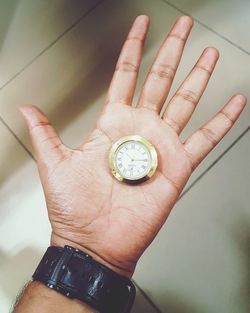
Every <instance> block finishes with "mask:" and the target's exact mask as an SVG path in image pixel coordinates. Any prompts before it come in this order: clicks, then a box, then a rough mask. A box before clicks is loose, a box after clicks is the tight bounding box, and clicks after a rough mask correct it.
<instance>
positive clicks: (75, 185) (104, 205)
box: [20, 16, 246, 276]
mask: <svg viewBox="0 0 250 313" xmlns="http://www.w3.org/2000/svg"><path fill="white" fill-rule="evenodd" d="M148 27H149V19H148V17H147V16H139V17H138V18H137V19H136V20H135V22H134V24H133V26H132V28H131V30H130V32H129V35H128V38H127V40H126V42H125V44H124V46H123V49H122V51H121V54H120V57H119V59H118V63H117V66H116V69H115V73H114V76H113V79H112V82H111V85H110V88H109V91H108V94H107V97H106V100H105V105H104V107H103V111H102V112H101V115H100V117H99V119H98V121H97V124H96V127H95V129H94V130H93V131H92V133H91V134H90V136H89V138H88V140H87V141H86V142H85V143H83V144H82V145H81V146H79V147H78V148H77V149H70V148H68V147H66V146H65V145H64V144H63V143H62V142H61V140H60V138H59V137H58V135H57V133H56V132H55V130H54V129H53V127H52V125H51V124H50V123H49V121H48V119H47V118H46V117H45V115H44V114H43V113H42V112H40V111H39V110H38V109H37V108H35V107H33V106H23V107H21V108H20V110H21V112H22V115H23V117H24V120H25V122H26V125H27V126H28V129H29V133H30V136H31V139H32V143H33V146H34V149H35V154H36V159H37V164H38V169H39V173H40V177H41V181H42V185H43V189H44V193H45V197H46V203H47V208H48V214H49V219H50V222H51V226H52V235H51V244H53V245H58V246H63V245H65V244H70V245H72V246H75V247H78V248H80V249H82V250H83V251H87V252H88V253H89V254H91V255H92V256H93V257H94V258H95V259H96V260H98V261H99V262H103V263H104V264H106V265H107V266H109V267H110V268H111V269H113V270H114V271H116V272H118V273H120V274H122V275H127V276H131V275H132V274H133V271H134V269H135V266H136V262H137V261H138V259H139V257H140V256H141V254H142V253H143V251H144V250H145V249H146V248H147V246H148V245H149V244H150V243H151V242H152V240H153V239H154V237H155V236H156V234H157V233H158V231H159V229H160V228H161V227H162V225H163V224H164V222H165V220H166V218H167V216H168V215H169V213H170V211H171V208H172V207H173V205H174V204H175V202H176V200H177V198H178V197H179V195H180V193H181V191H182V189H183V187H184V186H185V184H186V182H187V180H188V178H189V177H190V175H191V174H192V172H193V171H194V169H195V168H196V167H197V165H198V164H199V163H200V162H201V161H202V160H203V159H204V158H205V157H206V155H207V154H208V153H209V152H210V151H211V150H212V149H213V148H214V147H215V145H216V144H217V143H218V142H219V141H220V140H221V139H222V137H223V136H224V135H225V134H226V133H227V131H228V130H229V129H230V128H231V127H232V125H233V123H234V122H235V121H236V120H237V118H238V117H239V115H240V113H241V111H242V110H243V108H244V105H245V103H246V99H245V97H244V96H242V95H235V96H233V97H232V98H231V99H230V100H229V101H228V103H227V104H226V105H225V106H224V107H223V108H222V109H221V111H220V112H218V113H217V114H216V115H215V116H214V117H213V118H212V119H211V120H209V121H208V122H207V123H206V124H205V125H203V126H202V127H201V128H199V129H198V130H197V131H195V132H194V133H193V134H192V135H191V136H190V137H189V138H187V139H186V140H185V141H184V142H182V141H181V140H180V138H179V135H180V133H181V131H182V130H183V128H184V127H185V125H186V124H187V122H188V121H189V119H190V117H191V115H192V113H193V111H194V109H195V107H196V105H197V103H198V101H199V99H200V97H201V95H202V93H203V92H204V90H205V88H206V85H207V83H208V80H209V77H210V75H211V74H212V71H213V69H214V67H215V64H216V61H217V59H218V56H219V54H218V51H217V50H216V49H215V48H207V49H205V50H204V51H203V53H202V55H201V56H200V58H199V60H198V61H197V63H196V65H195V66H194V68H193V69H192V71H191V72H190V74H189V75H188V77H187V78H186V79H185V80H184V82H183V84H182V85H181V86H180V88H179V89H178V90H177V91H176V93H175V95H174V96H173V97H172V99H171V100H170V101H169V103H168V106H167V109H166V110H165V112H163V114H162V116H160V111H161V109H162V106H163V104H164V101H165V100H166V97H167V95H168V93H169V89H170V87H171V84H172V81H173V78H174V75H175V73H176V70H177V66H178V64H179V62H180V58H181V55H182V52H183V49H184V45H185V42H186V40H187V37H188V35H189V33H190V30H191V28H192V20H191V18H190V17H187V16H183V17H181V18H179V19H178V20H177V21H176V23H175V25H174V26H173V28H172V30H171V31H170V33H169V35H168V36H167V38H166V40H165V41H164V43H163V44H162V46H161V48H160V50H159V52H158V54H157V57H156V60H155V61H154V63H153V65H152V68H151V70H150V72H149V74H148V76H147V79H146V81H145V84H144V86H143V88H142V92H141V95H140V97H139V101H138V105H137V106H136V107H133V106H132V105H131V103H132V99H133V95H134V90H135V85H136V81H137V75H138V69H139V65H140V61H141V56H142V49H143V43H144V40H145V36H146V33H147V31H148ZM132 134H136V135H141V136H143V137H145V138H146V139H148V140H149V141H150V142H151V143H152V144H153V145H154V146H155V147H156V150H157V152H158V162H159V165H158V168H157V171H156V173H155V174H154V176H153V177H152V178H151V179H149V180H148V181H146V182H144V183H143V184H140V185H133V186H131V185H127V184H124V183H121V182H119V181H118V180H116V179H115V178H114V177H113V176H112V174H111V172H110V169H109V166H108V154H109V150H110V148H111V145H112V144H113V143H114V142H115V141H116V140H118V139H119V138H120V137H123V136H127V135H132Z"/></svg>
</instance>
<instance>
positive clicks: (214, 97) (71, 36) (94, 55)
mask: <svg viewBox="0 0 250 313" xmlns="http://www.w3.org/2000/svg"><path fill="white" fill-rule="evenodd" d="M156 3H157V5H156ZM140 13H146V14H148V15H149V16H150V17H151V31H150V34H149V38H148V41H147V44H146V47H145V53H144V58H143V62H142V68H141V75H140V79H139V83H138V87H139V88H138V89H137V96H138V91H139V90H140V87H141V85H142V82H143V79H144V77H145V74H146V72H147V70H148V67H149V64H150V63H151V62H152V59H153V56H154V55H155V53H156V50H157V49H158V46H159V44H160V42H161V40H162V39H163V38H164V36H165V33H166V31H168V30H169V28H170V26H171V24H172V23H173V21H174V20H175V18H176V17H177V16H179V15H180V13H179V12H178V11H176V10H175V9H173V8H172V7H170V6H168V5H167V4H165V3H164V2H162V1H160V0H159V1H157V2H156V1H152V0H147V1H142V0H136V1H132V0H130V1H126V2H122V3H118V2H116V1H105V2H104V3H102V4H101V5H99V6H98V7H97V8H96V9H95V10H94V11H93V12H91V13H90V14H89V15H88V16H87V17H86V18H85V19H84V20H82V22H81V23H79V25H78V26H77V27H75V28H74V29H72V30H71V31H70V32H69V33H67V34H66V35H65V36H64V37H63V38H61V39H60V40H59V41H58V42H57V43H56V44H55V45H54V46H53V47H51V48H50V49H49V50H48V51H46V53H44V54H43V55H42V56H41V57H40V58H38V59H37V60H36V61H35V62H34V63H33V64H32V65H30V66H29V67H28V68H27V69H26V70H25V71H24V72H23V73H22V74H21V75H20V76H18V77H16V79H15V80H14V81H12V82H11V83H10V84H9V85H8V86H6V87H5V88H4V89H3V90H1V92H0V100H1V103H2V105H1V108H0V114H1V116H2V117H3V118H4V119H5V120H6V122H7V123H8V124H9V125H10V127H11V128H12V129H13V130H14V132H15V133H16V134H18V136H19V137H20V138H21V140H22V141H23V142H24V144H25V145H26V146H27V147H28V148H29V149H31V148H30V144H29V140H28V138H27V134H26V131H25V130H24V127H23V125H22V122H21V120H20V118H19V115H18V113H17V107H18V106H19V105H20V104H23V103H33V104H36V105H37V106H38V107H40V108H41V109H42V110H44V111H45V112H46V113H47V114H48V116H49V117H50V119H51V121H52V122H53V124H54V125H55V126H56V128H57V129H58V131H59V132H60V134H61V136H62V138H63V140H64V141H65V142H66V144H68V145H70V146H75V145H77V144H78V143H80V142H81V141H82V140H83V139H84V138H86V136H87V135H88V134H89V132H90V131H91V129H92V128H93V127H94V124H95V120H96V118H97V117H98V115H99V112H100V109H101V107H102V104H103V99H104V94H105V91H106V89H107V86H108V83H109V81H110V78H111V74H112V71H113V68H114V64H115V61H116V58H117V55H118V52H119V50H120V46H121V43H122V41H123V40H124V38H125V36H126V32H127V29H128V27H129V25H130V23H131V21H132V20H133V18H134V17H135V16H136V15H137V14H140ZM111 20H112V23H111V22H110V21H111ZM211 45H212V46H216V47H218V49H219V50H220V53H221V59H220V61H219V64H218V66H217V69H216V70H215V73H214V76H213V78H212V79H211V82H210V84H209V86H208V88H207V91H206V92H205V95H204V96H203V98H202V100H201V103H200V105H199V106H198V108H197V110H196V112H195V114H194V116H193V118H192V119H191V122H190V123H189V125H188V127H186V129H185V131H184V133H183V136H182V137H183V138H185V137H186V136H187V135H188V134H190V133H191V132H192V131H193V130H195V129H196V128H198V127H199V126H200V125H201V124H203V123H204V122H205V121H206V120H207V119H209V118H210V117H211V116H212V114H214V113H215V112H216V111H217V110H218V109H219V107H220V106H221V105H222V104H224V103H225V101H226V100H227V99H228V98H229V97H230V95H231V94H232V93H235V92H243V93H245V94H246V95H248V96H250V92H249V88H248V79H249V75H250V68H249V67H247V66H246V64H247V63H248V62H249V56H248V55H246V54H245V53H243V52H242V51H240V50H238V49H237V48H235V47H234V46H232V45H230V44H229V43H228V42H226V41H224V40H222V39H221V38H220V37H218V36H217V35H215V34H214V33H212V32H209V31H208V30H207V29H206V28H204V27H203V26H201V25H199V24H196V25H195V26H194V30H193V33H192V35H191V37H190V40H189V42H188V44H187V48H186V51H185V54H184V57H183V60H182V63H181V66H180V69H179V72H178V74H177V76H176V79H175V81H174V84H173V89H172V92H171V94H172V93H173V91H174V90H175V89H176V88H177V86H178V85H179V84H180V82H181V80H182V79H183V78H184V77H185V75H186V74H187V73H188V71H189V70H190V68H191V67H192V66H193V64H194V62H195V60H196V59H197V58H198V56H199V54H200V53H201V51H202V50H203V49H204V48H205V47H206V46H211ZM249 116H250V109H249V106H248V107H247V108H246V110H245V112H244V114H243V115H242V117H241V118H240V120H239V121H238V122H237V124H236V125H235V127H234V129H233V130H232V131H231V132H230V133H229V135H227V136H226V137H225V139H224V140H223V142H222V143H221V144H220V145H219V146H218V147H217V148H216V149H215V150H214V152H213V153H211V154H210V156H209V157H208V158H207V160H206V161H205V162H204V163H203V165H202V166H200V167H199V168H198V169H197V170H196V171H195V173H194V175H193V176H192V178H191V179H190V181H189V184H191V183H192V182H193V181H194V179H196V178H197V177H198V176H199V175H200V174H201V173H202V172H203V171H204V170H205V169H206V168H207V167H208V166H209V165H210V164H211V163H212V162H213V161H214V160H215V159H216V158H217V157H218V156H219V155H220V154H221V153H222V152H223V151H224V150H225V149H226V148H227V147H228V146H229V145H230V144H231V142H232V141H233V140H235V139H236V138H237V137H238V136H239V135H240V134H241V133H242V132H243V130H244V129H246V127H247V126H248V125H249Z"/></svg>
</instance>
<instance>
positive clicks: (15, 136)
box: [0, 116, 36, 162]
mask: <svg viewBox="0 0 250 313" xmlns="http://www.w3.org/2000/svg"><path fill="white" fill-rule="evenodd" d="M0 122H2V123H3V125H4V126H5V127H6V128H7V129H8V131H9V132H10V133H11V134H12V136H13V137H14V138H15V139H16V141H17V142H18V143H19V144H20V145H21V146H22V147H23V149H24V150H25V151H26V152H27V153H28V155H29V156H30V157H31V159H32V160H34V161H35V162H36V160H35V158H34V156H33V154H32V153H31V152H30V151H29V149H28V148H27V147H26V146H25V144H24V143H23V142H22V141H21V139H20V138H19V137H18V136H17V135H16V134H15V132H14V131H13V130H12V129H11V128H10V126H9V125H8V124H7V123H6V122H5V120H4V119H3V118H2V117H1V116H0Z"/></svg>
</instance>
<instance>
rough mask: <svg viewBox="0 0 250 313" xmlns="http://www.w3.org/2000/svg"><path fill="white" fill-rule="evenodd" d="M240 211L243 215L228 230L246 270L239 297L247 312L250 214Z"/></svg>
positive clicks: (248, 298) (248, 303) (249, 305)
mask: <svg viewBox="0 0 250 313" xmlns="http://www.w3.org/2000/svg"><path fill="white" fill-rule="evenodd" d="M237 210H238V208H237ZM238 211H240V212H241V216H240V217H239V218H238V220H237V221H235V222H234V224H233V225H232V226H231V227H228V229H227V230H228V234H229V235H230V236H231V238H232V239H233V240H234V242H235V244H236V245H237V247H238V249H239V254H241V257H242V259H243V264H242V265H243V266H244V270H245V271H244V276H243V277H242V285H241V287H240V288H239V292H238V295H237V298H238V299H239V301H241V302H243V303H244V304H245V306H246V308H247V310H246V312H250V220H249V216H245V217H244V216H243V214H242V210H238Z"/></svg>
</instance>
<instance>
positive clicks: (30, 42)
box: [0, 0, 100, 87]
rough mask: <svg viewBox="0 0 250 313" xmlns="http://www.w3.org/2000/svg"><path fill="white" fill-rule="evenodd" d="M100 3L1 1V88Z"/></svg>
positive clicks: (95, 0) (86, 0) (30, 0)
mask: <svg viewBox="0 0 250 313" xmlns="http://www.w3.org/2000/svg"><path fill="white" fill-rule="evenodd" d="M99 1H100V0H84V1H82V0H71V1H67V0H54V1H49V0H45V1H44V0H38V1H32V0H21V1H17V0H12V1H8V0H3V1H1V3H0V28H1V32H0V48H1V55H0V87H1V86H3V85H4V84H5V83H6V82H7V81H8V80H9V79H11V78H12V77H13V76H14V75H15V74H16V73H18V72H19V71H20V70H21V69H22V68H23V67H25V66H26V65H27V64H28V63H29V62H30V61H31V60H32V59H33V58H34V57H36V56H37V55H39V53H41V51H42V50H44V49H45V48H46V47H47V46H49V45H50V44H52V43H53V41H54V40H55V39H56V38H57V37H58V36H60V35H61V34H62V33H63V32H64V31H66V29H68V28H69V27H70V26H71V25H73V24H74V23H75V22H76V21H77V20H78V19H79V18H80V17H81V16H83V15H84V14H85V13H86V12H87V11H88V10H89V9H91V8H92V7H94V6H95V5H96V3H98V2H99Z"/></svg>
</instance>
